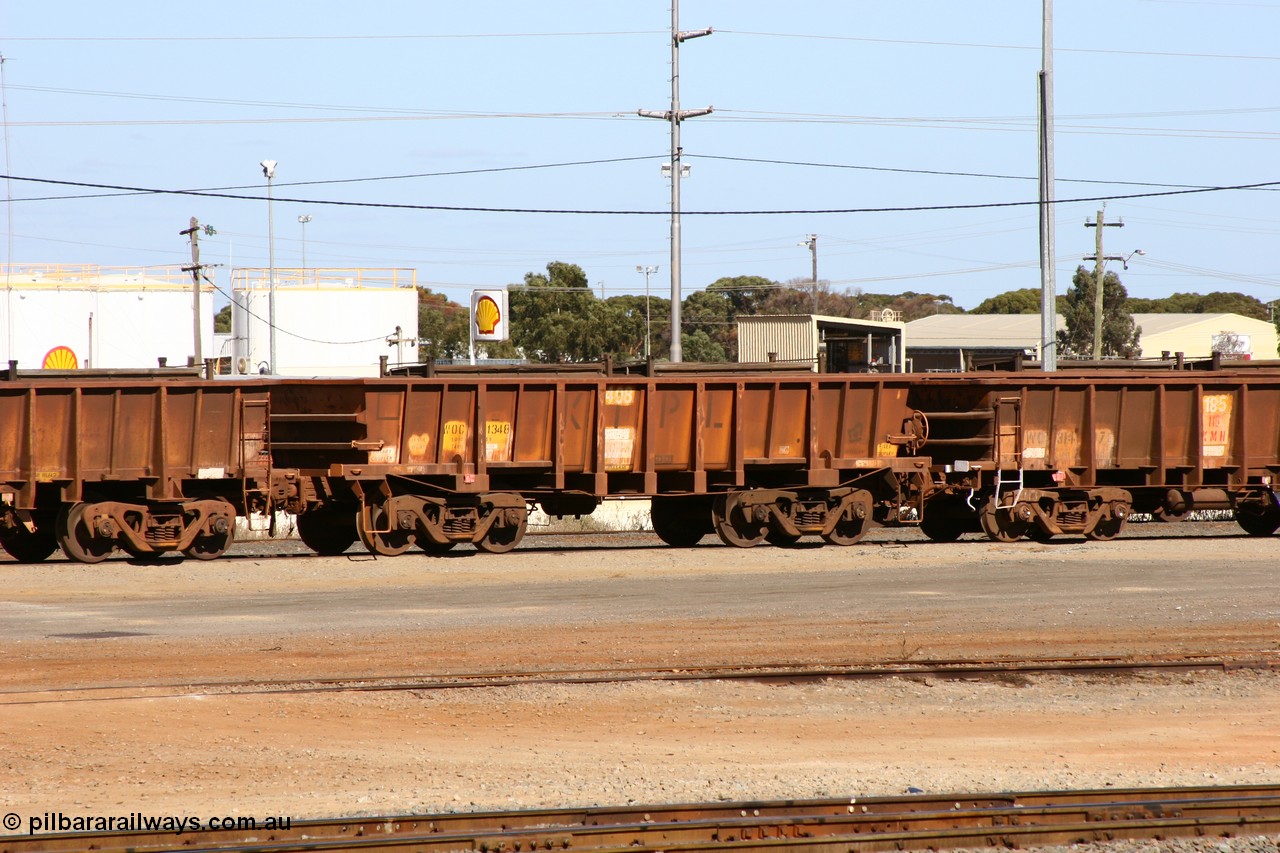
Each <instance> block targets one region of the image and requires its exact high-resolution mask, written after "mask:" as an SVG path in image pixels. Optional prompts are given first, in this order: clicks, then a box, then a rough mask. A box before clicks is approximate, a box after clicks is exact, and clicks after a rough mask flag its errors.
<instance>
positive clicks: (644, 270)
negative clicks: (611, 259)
mask: <svg viewBox="0 0 1280 853" xmlns="http://www.w3.org/2000/svg"><path fill="white" fill-rule="evenodd" d="M657 271H658V268H657V267H656V266H640V265H639V264H637V265H636V272H638V273H641V274H642V275H643V276H644V358H645V361H648V360H649V333H650V330H651V329H652V326H651V325H650V322H649V276H651V275H653V274H654V273H656V272H657Z"/></svg>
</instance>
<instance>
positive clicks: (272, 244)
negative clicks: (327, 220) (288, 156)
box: [258, 160, 276, 373]
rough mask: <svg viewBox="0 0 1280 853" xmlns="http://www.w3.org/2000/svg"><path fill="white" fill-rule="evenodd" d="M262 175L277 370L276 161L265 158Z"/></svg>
mask: <svg viewBox="0 0 1280 853" xmlns="http://www.w3.org/2000/svg"><path fill="white" fill-rule="evenodd" d="M258 165H259V166H261V167H262V175H263V177H265V178H266V179H267V335H268V340H269V341H270V342H271V343H270V346H269V348H268V352H269V353H270V354H269V355H268V356H267V357H268V358H269V359H270V365H269V369H270V371H271V372H272V373H275V372H276V232H275V215H274V211H273V210H272V206H271V181H272V179H273V178H275V176H276V161H275V160H263V161H262V162H261V163H259V164H258Z"/></svg>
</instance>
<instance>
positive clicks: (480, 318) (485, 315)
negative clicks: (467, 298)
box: [476, 296, 502, 335]
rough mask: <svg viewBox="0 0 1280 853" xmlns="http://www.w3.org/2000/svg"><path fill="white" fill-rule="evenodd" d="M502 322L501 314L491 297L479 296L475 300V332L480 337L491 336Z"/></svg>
mask: <svg viewBox="0 0 1280 853" xmlns="http://www.w3.org/2000/svg"><path fill="white" fill-rule="evenodd" d="M501 320H502V312H501V311H499V310H498V303H497V302H494V301H493V297H492V296H481V297H480V298H479V299H477V300H476V331H477V332H479V333H480V334H482V335H492V334H493V330H494V329H495V328H497V325H498V323H499V321H501Z"/></svg>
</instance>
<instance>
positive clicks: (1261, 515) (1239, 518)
mask: <svg viewBox="0 0 1280 853" xmlns="http://www.w3.org/2000/svg"><path fill="white" fill-rule="evenodd" d="M1236 524H1238V525H1240V527H1241V529H1242V530H1244V532H1245V533H1248V534H1249V535H1250V536H1270V535H1271V534H1272V533H1275V532H1276V528H1280V509H1277V508H1276V507H1265V508H1263V509H1260V510H1251V509H1247V508H1244V507H1237V508H1236Z"/></svg>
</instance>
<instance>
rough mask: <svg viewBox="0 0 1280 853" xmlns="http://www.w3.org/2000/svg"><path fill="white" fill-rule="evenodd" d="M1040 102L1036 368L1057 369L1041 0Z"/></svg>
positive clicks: (1049, 12) (1049, 68) (1049, 29)
mask: <svg viewBox="0 0 1280 853" xmlns="http://www.w3.org/2000/svg"><path fill="white" fill-rule="evenodd" d="M1043 10H1044V11H1043V13H1042V22H1041V23H1042V36H1041V43H1040V53H1041V60H1040V62H1041V65H1040V69H1041V70H1040V76H1039V96H1040V98H1039V100H1040V109H1039V113H1040V133H1039V137H1040V145H1039V148H1040V367H1041V369H1042V370H1045V371H1053V370H1057V369H1058V314H1057V305H1056V300H1057V292H1056V291H1057V285H1056V284H1055V282H1054V268H1053V266H1054V248H1055V245H1056V238H1055V224H1054V209H1053V205H1054V193H1053V182H1054V175H1053V0H1043Z"/></svg>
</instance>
